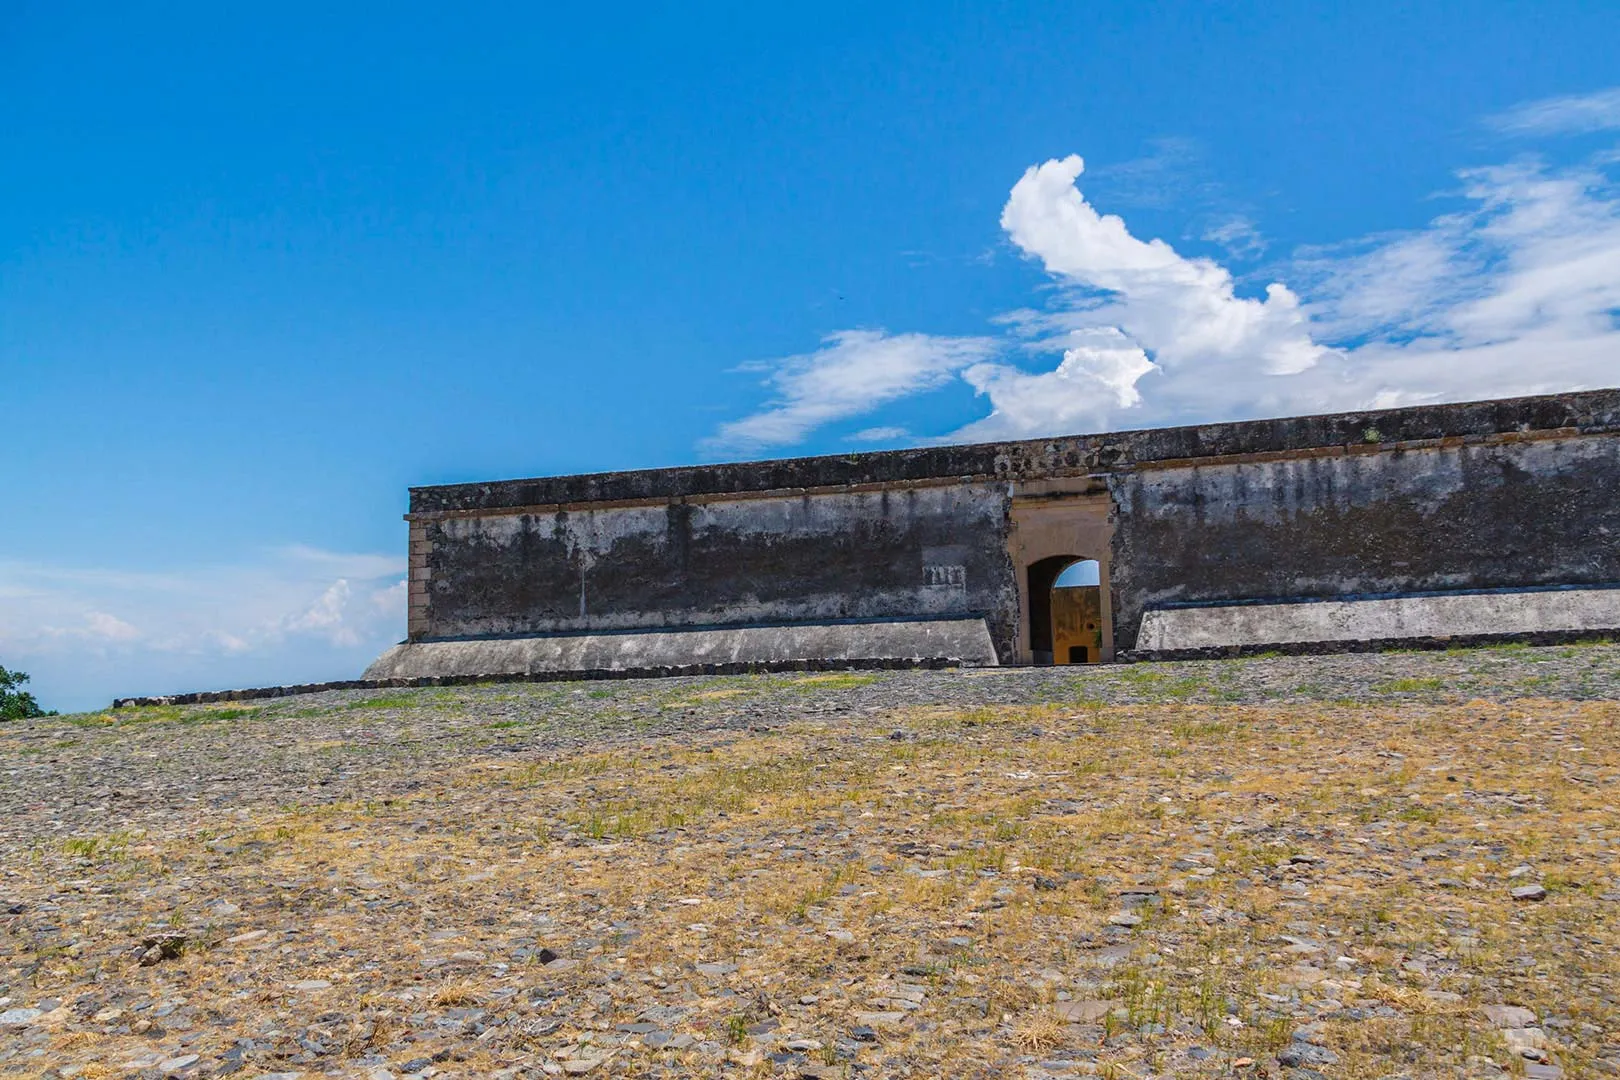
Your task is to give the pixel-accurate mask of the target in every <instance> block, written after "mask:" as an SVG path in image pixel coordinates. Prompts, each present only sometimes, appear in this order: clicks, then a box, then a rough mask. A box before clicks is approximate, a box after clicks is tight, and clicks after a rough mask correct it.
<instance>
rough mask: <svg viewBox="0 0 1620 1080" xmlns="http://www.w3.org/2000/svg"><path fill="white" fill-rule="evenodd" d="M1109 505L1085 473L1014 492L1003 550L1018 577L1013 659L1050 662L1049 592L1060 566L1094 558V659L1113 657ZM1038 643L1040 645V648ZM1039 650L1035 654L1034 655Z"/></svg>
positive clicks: (1099, 486)
mask: <svg viewBox="0 0 1620 1080" xmlns="http://www.w3.org/2000/svg"><path fill="white" fill-rule="evenodd" d="M1113 511H1114V503H1113V499H1112V498H1111V497H1110V496H1109V494H1108V490H1107V488H1106V487H1104V486H1103V485H1102V484H1101V483H1099V482H1097V481H1093V480H1091V479H1089V478H1086V477H1080V478H1075V479H1063V480H1050V481H1043V482H1040V483H1033V484H1024V485H1020V487H1019V488H1018V489H1017V490H1015V491H1014V493H1013V500H1012V522H1011V526H1012V527H1011V529H1010V530H1009V533H1008V554H1009V555H1010V556H1011V558H1012V563H1013V567H1014V568H1015V570H1016V571H1017V577H1018V612H1019V620H1018V624H1019V625H1018V662H1019V663H1022V664H1035V663H1048V664H1049V663H1052V662H1053V659H1054V658H1053V656H1052V653H1051V644H1050V641H1049V637H1050V632H1049V631H1048V632H1047V633H1045V634H1043V633H1042V632H1041V631H1040V630H1039V629H1037V628H1038V627H1041V626H1050V625H1051V623H1050V620H1051V596H1052V593H1051V590H1052V585H1053V583H1054V582H1056V580H1057V577H1058V575H1059V574H1061V573H1062V572H1063V570H1064V569H1065V568H1067V567H1068V566H1070V565H1072V564H1073V563H1076V562H1079V561H1081V560H1088V559H1094V560H1096V562H1097V567H1098V581H1099V588H1098V589H1097V596H1096V599H1097V607H1098V611H1097V622H1098V623H1099V624H1100V627H1099V630H1100V633H1099V636H1100V643H1099V646H1098V648H1097V654H1096V657H1095V659H1097V660H1100V661H1102V662H1107V661H1110V660H1112V659H1113V658H1114V628H1113V597H1112V595H1111V589H1110V588H1109V584H1108V583H1109V571H1110V562H1111V551H1112V547H1113V538H1114V520H1113ZM1043 646H1044V647H1043ZM1038 654H1039V655H1038Z"/></svg>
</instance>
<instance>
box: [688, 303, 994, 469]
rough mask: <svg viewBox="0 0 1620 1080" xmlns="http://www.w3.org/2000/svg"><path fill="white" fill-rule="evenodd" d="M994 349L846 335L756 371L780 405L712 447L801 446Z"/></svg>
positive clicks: (960, 342) (961, 340) (740, 423)
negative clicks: (822, 429) (821, 432)
mask: <svg viewBox="0 0 1620 1080" xmlns="http://www.w3.org/2000/svg"><path fill="white" fill-rule="evenodd" d="M994 349H995V343H994V342H993V341H991V340H989V339H987V338H971V337H936V336H934V335H931V334H890V333H887V332H885V331H883V330H844V331H841V332H839V333H837V334H833V335H832V336H830V337H828V338H827V339H826V340H825V341H823V342H822V346H821V348H820V349H817V350H816V351H815V352H813V353H806V354H804V355H802V356H789V357H787V358H785V359H782V360H777V361H774V362H771V363H768V364H760V365H751V369H752V370H763V371H765V372H767V373H768V374H767V377H766V379H765V384H766V385H767V386H769V387H770V388H771V389H772V390H773V391H774V392H775V395H776V396H775V398H774V399H773V400H772V401H771V402H769V403H768V404H767V405H766V407H765V408H764V409H763V410H762V411H760V412H758V413H755V414H754V415H753V416H749V417H745V418H743V419H741V420H735V421H733V422H731V423H729V424H725V425H723V426H722V427H721V428H720V430H719V431H718V432H717V433H716V434H715V435H714V437H713V438H712V439H710V440H709V441H708V443H707V444H706V447H707V448H708V449H710V450H712V451H715V452H726V451H744V452H747V451H751V450H757V449H760V448H763V447H768V446H784V445H790V444H792V443H796V442H799V441H800V440H802V439H803V438H804V437H805V436H806V435H808V434H809V433H810V432H811V431H813V430H815V429H816V428H818V427H821V426H822V425H824V424H830V423H832V422H834V421H837V420H843V419H845V418H847V417H852V416H860V415H862V414H864V413H867V412H870V411H871V410H872V409H874V408H876V407H877V406H879V405H882V404H884V403H885V402H889V401H893V400H895V399H896V398H901V397H905V396H908V395H911V394H916V393H919V392H921V391H924V390H929V389H932V388H934V387H937V386H942V385H944V384H945V383H947V382H949V381H950V380H951V379H952V378H953V377H954V376H955V374H956V373H957V372H959V371H961V370H962V369H963V368H965V367H967V366H968V365H969V364H972V363H974V362H976V361H978V360H981V359H983V358H984V357H986V356H989V355H990V354H991V353H992V352H993V351H994Z"/></svg>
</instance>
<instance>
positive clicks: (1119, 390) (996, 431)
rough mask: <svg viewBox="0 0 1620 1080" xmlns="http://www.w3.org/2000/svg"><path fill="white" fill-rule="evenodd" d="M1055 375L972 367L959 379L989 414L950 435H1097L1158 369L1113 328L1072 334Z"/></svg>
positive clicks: (1138, 397) (1005, 367) (957, 437)
mask: <svg viewBox="0 0 1620 1080" xmlns="http://www.w3.org/2000/svg"><path fill="white" fill-rule="evenodd" d="M1064 340H1065V341H1066V342H1068V343H1069V344H1070V347H1069V348H1066V349H1064V350H1063V360H1062V362H1061V363H1059V364H1058V366H1057V369H1056V370H1054V371H1047V372H1041V373H1038V374H1030V373H1028V372H1025V371H1022V370H1020V369H1018V368H1016V367H1013V366H1011V365H1008V364H992V363H983V364H975V365H974V366H972V367H970V368H968V369H967V371H965V372H964V373H963V375H962V377H963V378H964V379H966V380H967V382H968V385H970V386H972V387H973V389H974V390H976V391H978V392H979V393H980V394H983V395H985V396H986V397H988V398H989V399H990V406H991V408H990V415H989V416H987V417H985V418H984V419H982V420H977V421H974V422H973V423H971V424H969V425H967V426H966V427H964V428H961V429H959V430H958V431H956V432H955V433H954V434H952V435H951V436H950V441H953V442H954V441H959V440H960V441H969V442H988V441H992V440H996V439H1014V438H1022V437H1026V436H1029V435H1034V434H1037V433H1040V432H1056V431H1069V432H1083V431H1096V430H1099V429H1100V428H1103V427H1105V426H1106V425H1107V423H1108V418H1109V416H1110V415H1111V414H1112V413H1113V412H1114V410H1116V409H1126V408H1130V407H1131V406H1134V405H1136V404H1138V403H1139V402H1140V401H1141V400H1142V395H1141V393H1140V392H1139V391H1138V389H1137V386H1136V384H1137V380H1138V379H1140V378H1142V376H1144V375H1146V374H1148V373H1149V372H1151V371H1156V370H1157V367H1156V366H1155V365H1154V363H1153V362H1152V361H1151V360H1149V359H1148V358H1147V354H1146V353H1144V352H1143V351H1142V349H1141V347H1140V346H1137V345H1135V344H1133V343H1132V342H1131V341H1130V339H1129V338H1127V337H1126V336H1125V335H1124V334H1123V333H1122V332H1121V331H1119V330H1117V329H1115V328H1113V327H1101V328H1096V329H1091V330H1075V331H1071V332H1070V333H1069V334H1068V335H1066V337H1065V339H1064Z"/></svg>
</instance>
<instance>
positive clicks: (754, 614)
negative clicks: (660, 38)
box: [366, 390, 1620, 680]
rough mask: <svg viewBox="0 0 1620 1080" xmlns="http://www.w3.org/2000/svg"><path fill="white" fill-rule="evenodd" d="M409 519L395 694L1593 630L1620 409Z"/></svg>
mask: <svg viewBox="0 0 1620 1080" xmlns="http://www.w3.org/2000/svg"><path fill="white" fill-rule="evenodd" d="M406 520H407V521H408V522H409V528H410V585H409V593H410V607H409V612H410V614H409V622H408V635H407V639H406V641H405V642H403V643H401V644H400V645H397V646H395V647H394V648H392V649H390V650H388V651H387V652H386V653H384V654H383V655H382V656H381V657H379V658H378V660H377V661H376V662H375V663H373V664H372V666H371V667H370V668H369V669H368V670H367V672H366V678H367V679H376V680H386V679H424V678H464V677H468V676H475V675H525V674H527V675H536V674H541V673H547V672H571V671H578V672H590V671H599V672H600V671H616V672H626V673H629V672H635V671H640V670H648V671H652V670H660V669H670V668H679V669H690V668H694V667H699V666H705V665H715V666H728V667H735V666H737V665H751V666H755V665H757V666H758V667H760V668H770V667H772V666H786V665H790V664H792V663H795V662H802V661H807V660H808V661H825V662H828V663H830V664H834V665H836V664H838V663H850V664H860V663H868V664H874V665H889V664H894V665H899V664H906V663H938V662H947V661H952V662H960V663H962V664H967V665H1023V664H1033V663H1054V662H1055V663H1071V662H1075V663H1079V662H1090V661H1108V660H1112V659H1115V658H1126V657H1178V656H1198V655H1219V654H1229V653H1236V652H1244V651H1249V652H1253V651H1261V650H1268V649H1284V650H1293V651H1318V650H1330V649H1348V648H1366V647H1378V646H1385V645H1390V644H1397V643H1432V642H1436V641H1451V642H1467V641H1487V640H1504V639H1527V640H1538V641H1539V640H1556V639H1560V638H1574V637H1580V636H1595V635H1599V634H1602V633H1603V632H1605V631H1616V630H1620V390H1600V391H1591V392H1584V393H1571V394H1560V395H1553V396H1546V397H1528V398H1516V399H1510V400H1501V401H1483V402H1473V403H1467V404H1455V405H1433V406H1419V407H1413V408H1402V409H1392V410H1382V411H1369V412H1355V413H1343V414H1335V415H1325V416H1307V417H1294V418H1289V419H1279V420H1259V421H1250V422H1243V423H1227V424H1210V425H1200V426H1194V427H1178V428H1166V429H1157V430H1144V431H1129V432H1119V433H1112V434H1102V435H1077V436H1070V437H1062V438H1051V439H1038V440H1030V441H1023V442H1004V443H987V444H981V445H972V446H941V447H930V448H924V449H914V450H897V451H886V452H879V453H861V454H849V455H840V456H829V457H812V458H798V459H791V460H782V461H764V462H752V463H746V464H727V465H707V466H695V467H688V468H675V469H652V470H644V471H636V472H619V473H602V474H597V475H587V476H565V477H551V478H543V479H532V480H508V481H501V482H494V483H476V484H456V485H448V486H438V487H421V488H413V489H412V490H411V493H410V513H409V514H408V515H407V518H406ZM1080 562H1086V563H1087V564H1088V566H1087V567H1086V569H1087V570H1088V571H1089V574H1090V577H1089V578H1088V579H1087V580H1089V581H1093V582H1095V584H1091V585H1082V586H1079V587H1078V588H1067V587H1061V586H1062V585H1066V582H1063V583H1060V582H1059V576H1060V575H1061V574H1063V572H1064V571H1065V570H1066V569H1068V568H1069V567H1070V566H1071V565H1073V564H1076V563H1080ZM1054 586H1060V587H1054Z"/></svg>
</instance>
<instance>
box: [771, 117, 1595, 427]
mask: <svg viewBox="0 0 1620 1080" xmlns="http://www.w3.org/2000/svg"><path fill="white" fill-rule="evenodd" d="M1611 106H1614V107H1616V108H1620V98H1615V95H1614V94H1599V95H1588V96H1587V97H1583V98H1560V99H1553V100H1551V101H1547V102H1537V103H1533V104H1532V105H1529V106H1525V107H1524V108H1523V109H1522V110H1515V112H1514V113H1512V114H1507V119H1502V120H1500V121H1499V122H1500V123H1502V124H1504V125H1508V126H1514V125H1516V126H1517V127H1519V128H1522V129H1524V130H1527V131H1528V130H1530V129H1531V128H1532V127H1536V125H1539V128H1537V129H1538V130H1554V129H1557V130H1570V129H1572V128H1573V126H1575V125H1576V124H1577V123H1579V124H1581V125H1585V126H1586V127H1587V128H1591V127H1592V126H1593V125H1596V124H1597V123H1598V119H1595V118H1601V117H1603V116H1607V115H1609V113H1607V112H1605V111H1604V110H1606V109H1609V108H1610V107H1611ZM1617 115H1620V114H1617ZM1581 117H1584V118H1585V119H1579V118H1581ZM1605 122H1606V121H1605ZM1617 165H1620V154H1616V153H1612V152H1611V153H1599V154H1596V155H1594V156H1592V157H1591V158H1590V159H1589V160H1588V161H1586V162H1585V163H1582V164H1575V165H1562V166H1557V167H1554V166H1549V165H1547V164H1545V163H1542V162H1540V161H1536V160H1533V159H1520V160H1518V161H1516V162H1514V163H1511V164H1506V165H1497V166H1491V167H1485V168H1474V169H1467V170H1462V171H1460V172H1459V173H1458V174H1457V175H1458V180H1459V186H1458V188H1457V189H1456V190H1455V191H1452V192H1448V193H1446V194H1447V195H1450V196H1452V197H1454V198H1456V199H1457V200H1459V201H1460V202H1461V204H1462V207H1463V208H1462V209H1460V210H1456V211H1453V212H1450V213H1446V214H1443V215H1441V216H1439V217H1436V218H1435V219H1434V220H1433V221H1431V222H1430V223H1429V225H1428V226H1427V227H1425V228H1421V229H1416V230H1412V231H1408V232H1393V233H1383V234H1377V235H1373V236H1369V237H1364V238H1361V239H1359V240H1355V241H1350V242H1347V243H1345V244H1341V245H1337V246H1334V247H1329V248H1316V249H1311V250H1306V251H1301V252H1298V253H1297V254H1296V255H1295V257H1294V258H1292V259H1291V260H1289V261H1287V262H1285V263H1284V264H1282V266H1281V268H1280V270H1279V272H1278V276H1279V277H1280V278H1282V279H1283V280H1286V281H1288V282H1289V283H1290V284H1287V285H1285V284H1283V282H1282V281H1274V282H1273V283H1271V284H1270V285H1268V286H1267V287H1266V288H1265V290H1264V295H1263V296H1244V295H1239V293H1238V291H1237V287H1236V285H1235V283H1234V279H1233V276H1232V274H1231V273H1230V272H1229V271H1228V270H1227V269H1226V268H1225V267H1224V266H1221V265H1220V264H1219V263H1217V262H1216V261H1214V260H1212V259H1208V258H1199V257H1190V256H1186V255H1183V254H1181V253H1179V252H1177V251H1176V250H1175V249H1174V248H1173V247H1172V246H1171V245H1170V244H1168V243H1166V242H1165V241H1163V240H1160V239H1147V240H1144V239H1141V238H1139V237H1137V236H1136V235H1135V234H1133V233H1132V232H1131V230H1130V228H1129V227H1128V226H1127V225H1126V223H1125V221H1124V220H1123V219H1122V218H1120V217H1118V216H1116V215H1113V214H1105V213H1102V212H1100V211H1099V210H1097V209H1096V208H1095V207H1094V206H1093V205H1092V204H1091V203H1090V202H1089V201H1088V200H1087V198H1086V197H1085V195H1083V194H1082V193H1081V191H1080V189H1079V187H1078V186H1077V181H1078V180H1079V178H1080V176H1081V175H1082V174H1083V171H1084V165H1083V163H1082V161H1081V159H1080V158H1079V157H1068V158H1063V159H1061V160H1053V161H1048V162H1045V163H1044V164H1041V165H1037V166H1034V167H1032V168H1030V169H1029V170H1028V171H1027V172H1026V173H1025V174H1024V176H1023V177H1022V178H1021V179H1020V180H1019V181H1018V182H1017V184H1016V185H1014V187H1013V189H1012V192H1011V194H1010V196H1009V198H1008V200H1007V203H1006V206H1005V209H1004V210H1003V213H1002V216H1001V224H1002V227H1003V229H1004V230H1005V232H1006V234H1007V236H1008V237H1009V239H1010V240H1011V242H1012V243H1013V244H1014V245H1015V246H1016V247H1017V248H1018V249H1019V250H1020V251H1022V252H1023V253H1024V254H1025V255H1026V256H1027V257H1030V258H1032V259H1036V260H1038V261H1039V262H1040V264H1041V265H1042V266H1043V267H1044V268H1045V270H1046V271H1047V273H1048V275H1049V277H1050V281H1051V287H1050V289H1049V291H1048V302H1047V303H1046V304H1045V305H1044V306H1043V308H1041V309H1040V310H1030V309H1025V310H1019V311H1013V312H1009V313H1008V314H1006V315H1003V316H1001V317H999V318H997V319H996V320H994V321H995V323H996V324H998V326H999V327H1000V328H1001V333H1000V336H999V338H998V339H997V340H995V341H991V340H988V339H984V338H968V339H934V338H928V337H926V336H925V335H906V336H905V339H904V340H907V341H910V342H913V343H916V345H917V346H918V347H921V345H922V343H925V342H937V341H941V340H952V341H958V342H967V343H970V347H969V348H966V349H961V350H959V351H955V352H952V353H950V354H948V355H945V354H931V355H933V356H935V357H937V359H935V360H933V361H931V362H928V361H920V360H919V361H914V362H912V363H910V364H906V365H901V364H894V365H878V368H879V370H882V371H886V372H897V373H898V374H897V375H896V376H895V377H892V378H889V379H888V380H887V381H885V382H883V389H882V391H881V392H880V393H875V394H874V393H868V392H867V388H866V387H864V386H862V385H861V384H860V383H859V382H857V381H855V380H851V379H849V378H848V376H849V372H850V369H852V368H858V367H859V366H860V365H859V364H858V363H855V362H854V361H853V359H852V358H853V356H854V355H855V354H857V353H859V352H860V351H862V350H864V349H866V348H869V347H873V346H879V345H885V344H886V343H889V342H897V341H900V340H902V339H901V338H899V337H887V336H884V335H877V336H875V337H864V338H863V337H857V336H855V335H838V336H835V338H833V339H830V340H831V341H832V342H833V344H832V345H830V346H829V347H828V348H825V349H823V350H822V351H821V352H819V353H816V354H811V355H810V356H808V357H794V358H791V359H790V360H789V361H787V362H785V366H784V367H783V368H782V369H779V371H785V372H786V373H787V374H786V376H785V377H781V378H779V381H778V382H777V383H776V385H777V387H778V389H779V391H784V392H783V393H782V400H781V401H780V402H779V403H778V404H776V405H774V406H773V407H772V408H771V409H768V410H767V411H765V412H764V413H761V414H759V415H757V416H755V417H751V418H749V419H748V420H745V421H741V422H739V424H740V425H746V426H749V428H750V430H751V432H752V434H753V435H755V436H756V441H757V442H758V443H759V444H761V445H763V444H767V443H769V444H773V445H780V444H787V443H792V442H798V441H800V440H802V439H803V438H804V436H805V435H807V434H808V433H809V432H810V431H811V430H813V429H814V428H815V427H816V426H818V425H819V424H820V423H822V422H824V421H823V420H821V419H820V417H821V416H822V415H823V414H826V415H829V416H836V417H837V418H839V419H842V418H844V417H848V416H853V415H857V414H858V413H860V412H864V411H866V410H867V409H869V408H870V407H872V406H875V405H877V404H880V403H883V402H889V401H893V400H894V399H895V398H896V397H899V396H902V395H904V394H907V393H913V392H916V391H917V390H921V389H928V388H932V387H936V386H939V385H942V384H944V383H946V382H950V381H954V380H956V379H960V380H961V381H962V382H963V383H965V384H966V385H967V386H969V387H971V388H972V389H973V390H974V391H976V392H977V393H978V394H980V395H981V396H983V397H984V398H985V399H986V400H987V402H988V404H989V411H988V415H986V416H984V417H982V418H981V419H978V420H975V421H972V422H970V423H968V424H966V425H965V426H963V427H960V428H959V429H957V430H955V431H953V432H950V433H949V434H947V435H944V436H942V437H941V438H939V439H934V440H930V439H922V440H919V441H957V440H978V439H1002V438H1018V437H1039V436H1042V435H1052V434H1063V433H1077V432H1084V431H1099V430H1108V429H1115V430H1117V429H1120V428H1127V427H1152V426H1158V425H1164V424H1174V423H1196V422H1204V421H1212V420H1224V419H1240V418H1245V417H1255V416H1280V415H1290V414H1299V413H1308V412H1323V411H1332V410H1338V409H1355V408H1382V407H1392V406H1397V405H1403V404H1416V403H1422V402H1432V401H1447V400H1450V401H1457V400H1469V399H1478V398H1485V397H1507V396H1513V395H1518V394H1534V393H1550V392H1557V391H1565V390H1575V389H1584V388H1592V387H1598V386H1612V385H1616V384H1617V383H1620V187H1617V185H1616V183H1615V181H1614V180H1613V179H1612V178H1611V175H1610V172H1611V171H1612V170H1613V168H1614V167H1616V166H1617ZM1257 237H1258V232H1257V230H1253V226H1252V224H1250V223H1249V222H1248V221H1247V219H1242V218H1232V219H1229V220H1228V221H1227V223H1226V225H1225V226H1224V227H1219V228H1217V229H1215V230H1211V231H1210V232H1209V233H1207V234H1206V236H1205V238H1206V239H1208V240H1211V241H1213V242H1217V243H1221V242H1224V243H1226V244H1227V245H1228V246H1237V247H1240V248H1241V246H1242V245H1244V244H1246V243H1250V242H1251V241H1252V242H1258V239H1257ZM1296 290H1297V292H1296ZM1052 357H1056V358H1057V362H1056V364H1055V366H1054V365H1053V363H1052V359H1051V358H1052ZM828 387H837V388H838V389H836V390H835V391H829V390H828ZM897 437H898V433H897Z"/></svg>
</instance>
